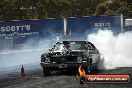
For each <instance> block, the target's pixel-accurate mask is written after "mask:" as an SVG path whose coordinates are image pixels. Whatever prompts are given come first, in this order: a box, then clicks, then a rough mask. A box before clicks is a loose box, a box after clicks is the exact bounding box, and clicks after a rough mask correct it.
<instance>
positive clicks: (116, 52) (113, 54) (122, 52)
mask: <svg viewBox="0 0 132 88" xmlns="http://www.w3.org/2000/svg"><path fill="white" fill-rule="evenodd" d="M88 41H90V42H92V43H93V44H94V45H95V46H96V47H97V49H98V50H99V52H100V53H101V56H102V57H104V63H103V64H104V65H103V66H104V68H106V69H113V68H116V67H132V32H125V33H120V34H119V35H116V36H115V35H113V32H112V31H110V30H104V31H103V30H99V31H98V32H97V33H93V34H90V35H88Z"/></svg>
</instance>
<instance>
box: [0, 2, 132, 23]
mask: <svg viewBox="0 0 132 88" xmlns="http://www.w3.org/2000/svg"><path fill="white" fill-rule="evenodd" d="M119 14H123V15H124V16H127V17H132V3H131V0H0V21H8V20H25V19H44V18H63V17H82V16H97V15H119Z"/></svg>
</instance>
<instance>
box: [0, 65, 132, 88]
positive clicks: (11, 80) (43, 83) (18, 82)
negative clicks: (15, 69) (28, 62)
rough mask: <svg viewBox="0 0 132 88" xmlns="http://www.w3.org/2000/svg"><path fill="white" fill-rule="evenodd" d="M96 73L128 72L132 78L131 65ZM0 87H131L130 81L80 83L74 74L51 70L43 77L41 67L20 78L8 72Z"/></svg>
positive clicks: (1, 80) (0, 80) (17, 74)
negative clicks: (50, 72) (49, 74)
mask: <svg viewBox="0 0 132 88" xmlns="http://www.w3.org/2000/svg"><path fill="white" fill-rule="evenodd" d="M96 74H129V75H130V77H131V80H132V68H131V67H123V68H117V69H111V70H104V71H98V72H97V73H96ZM0 88H132V81H130V82H129V83H124V84H123V83H122V84H121V83H118V84H112V83H106V84H103V83H101V84H97V83H86V84H80V83H79V77H78V76H76V74H72V75H70V74H67V73H60V72H53V73H52V75H51V76H48V77H43V74H42V69H38V70H35V71H31V72H29V73H27V74H26V77H25V78H21V77H20V74H19V73H10V74H8V75H7V76H6V77H4V78H1V79H0Z"/></svg>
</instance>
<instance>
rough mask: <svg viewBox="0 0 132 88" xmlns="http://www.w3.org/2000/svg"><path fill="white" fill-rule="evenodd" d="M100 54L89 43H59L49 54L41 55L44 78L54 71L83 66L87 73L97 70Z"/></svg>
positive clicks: (69, 69)
mask: <svg viewBox="0 0 132 88" xmlns="http://www.w3.org/2000/svg"><path fill="white" fill-rule="evenodd" d="M99 59H100V53H99V51H98V50H97V49H96V47H95V46H94V45H93V44H92V43H91V42H88V41H63V42H57V43H56V44H55V45H54V47H53V48H52V49H49V52H47V53H44V54H42V55H41V63H40V64H41V66H42V67H43V73H44V76H46V75H49V74H50V72H51V71H53V70H67V71H73V70H74V69H76V68H78V67H79V66H82V67H83V68H84V70H85V71H86V73H90V72H91V71H92V70H96V69H97V64H98V62H99Z"/></svg>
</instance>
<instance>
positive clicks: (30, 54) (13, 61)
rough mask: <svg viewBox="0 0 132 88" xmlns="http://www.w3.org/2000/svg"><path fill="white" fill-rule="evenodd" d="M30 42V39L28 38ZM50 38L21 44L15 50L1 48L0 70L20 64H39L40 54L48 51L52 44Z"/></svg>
mask: <svg viewBox="0 0 132 88" xmlns="http://www.w3.org/2000/svg"><path fill="white" fill-rule="evenodd" d="M30 42H31V40H30ZM51 45H52V41H51V40H40V41H39V42H38V43H37V44H36V45H31V44H29V45H28V41H27V42H26V43H25V45H22V46H21V47H20V48H18V49H16V50H3V51H0V72H1V69H3V68H7V67H12V66H21V65H26V64H33V63H34V64H35V63H36V64H39V63H40V58H41V55H42V54H43V53H45V52H47V51H48V49H49V48H51V47H52V46H51Z"/></svg>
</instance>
